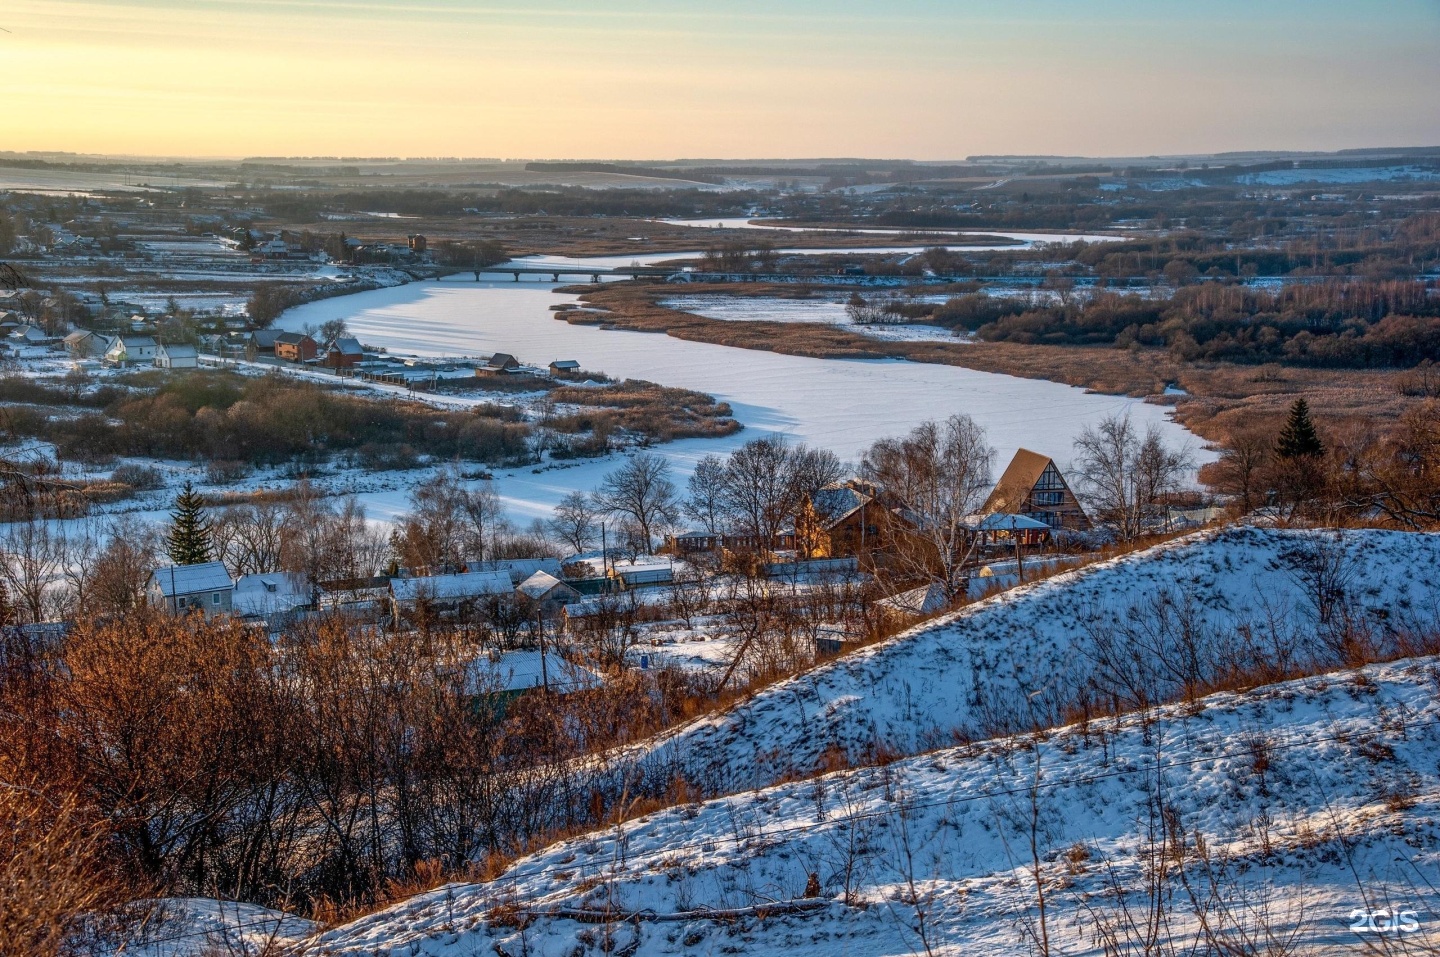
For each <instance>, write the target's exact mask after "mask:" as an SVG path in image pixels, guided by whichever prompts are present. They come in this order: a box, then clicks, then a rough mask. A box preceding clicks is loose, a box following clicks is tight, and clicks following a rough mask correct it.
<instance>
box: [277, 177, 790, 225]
mask: <svg viewBox="0 0 1440 957" xmlns="http://www.w3.org/2000/svg"><path fill="white" fill-rule="evenodd" d="M251 199H252V200H254V201H256V202H259V203H261V204H263V205H264V207H265V209H266V210H267V211H268V212H269V213H270V214H271V215H272V216H275V217H277V218H280V219H285V220H289V221H291V222H296V221H306V220H309V221H313V220H316V219H319V218H320V214H321V213H327V212H344V213H355V212H379V213H398V214H400V215H404V216H460V215H464V214H465V213H466V212H470V211H473V212H478V213H492V214H504V215H535V214H547V215H551V216H635V217H657V216H738V215H741V214H743V213H744V212H745V211H746V210H747V209H750V208H751V207H753V206H755V205H757V204H760V203H763V202H764V200H765V197H764V196H763V194H761V193H758V192H752V191H749V190H744V191H736V192H725V193H712V192H706V191H702V190H699V189H674V190H653V189H584V188H581V187H578V186H577V187H547V188H546V189H543V190H525V189H508V188H507V189H496V190H493V191H491V190H486V191H485V192H483V193H482V192H473V193H472V192H443V191H437V190H421V189H402V190H365V191H359V192H344V193H324V192H319V191H317V192H310V193H303V192H295V191H285V192H281V191H275V192H266V193H263V194H255V195H252V197H251Z"/></svg>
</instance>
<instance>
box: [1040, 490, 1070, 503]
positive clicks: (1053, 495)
mask: <svg viewBox="0 0 1440 957" xmlns="http://www.w3.org/2000/svg"><path fill="white" fill-rule="evenodd" d="M1064 500H1065V496H1064V494H1063V493H1061V492H1036V493H1035V504H1036V505H1059V504H1060V503H1062V502H1063V501H1064Z"/></svg>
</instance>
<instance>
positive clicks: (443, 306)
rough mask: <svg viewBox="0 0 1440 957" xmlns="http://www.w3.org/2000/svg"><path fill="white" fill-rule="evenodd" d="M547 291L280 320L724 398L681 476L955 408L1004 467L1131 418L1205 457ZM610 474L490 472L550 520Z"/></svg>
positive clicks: (521, 504)
mask: <svg viewBox="0 0 1440 957" xmlns="http://www.w3.org/2000/svg"><path fill="white" fill-rule="evenodd" d="M616 258H619V259H623V258H624V257H616ZM604 264H605V263H601V262H597V263H596V265H604ZM621 264H623V263H621ZM545 278H546V279H547V280H548V278H549V277H545ZM553 290H554V285H553V284H552V283H549V282H544V283H540V282H534V283H531V282H519V283H516V282H511V281H510V280H509V279H505V280H501V281H498V282H489V281H485V282H478V283H477V282H474V281H472V280H471V278H470V277H468V276H463V275H458V276H453V277H450V278H449V279H447V280H444V281H431V282H420V283H411V284H408V285H404V286H398V287H395V288H390V289H377V290H373V291H370V292H363V293H357V294H355V295H351V296H344V297H337V298H334V299H326V300H322V301H320V302H314V303H309V304H306V305H303V306H300V307H297V308H295V309H291V310H289V311H288V312H286V313H285V314H284V315H283V316H281V317H280V319H279V320H278V321H277V323H276V326H277V327H278V328H282V329H288V330H299V329H303V328H305V327H307V326H318V325H320V324H322V323H324V322H326V321H327V320H330V319H344V320H345V321H346V323H347V325H348V326H349V328H350V331H351V333H352V334H354V335H356V336H358V337H359V338H360V339H361V341H363V342H365V343H367V344H371V345H375V346H380V347H384V348H386V349H390V350H392V351H395V352H402V353H408V354H414V355H420V356H454V355H476V354H488V353H491V352H497V351H499V352H508V353H511V354H513V355H515V356H516V357H518V358H519V360H520V361H521V362H522V363H529V364H534V365H541V366H543V365H546V364H548V363H549V362H551V361H552V360H556V359H575V360H577V361H579V363H580V365H581V367H582V368H583V369H585V370H587V371H589V372H603V373H606V374H608V375H610V376H614V377H617V378H634V379H647V380H649V381H652V382H658V383H659V384H661V385H667V386H676V387H681V388H688V389H696V390H699V391H701V392H706V393H710V394H712V395H714V396H716V397H717V398H718V399H720V400H722V401H725V402H728V403H730V405H731V407H732V408H733V410H734V414H735V417H736V418H737V419H738V420H739V421H740V422H741V423H742V424H743V425H744V426H745V431H743V432H741V433H739V434H738V435H735V436H731V437H728V438H724V439H691V440H684V441H680V442H673V443H668V444H665V445H662V446H657V447H656V449H655V451H656V452H657V453H658V454H660V455H663V456H664V457H665V458H666V459H667V460H668V461H669V462H670V464H671V466H672V467H673V468H674V470H675V472H676V477H677V479H678V480H680V481H682V482H683V480H684V479H685V477H687V476H688V475H689V474H690V472H691V471H692V469H693V468H694V464H695V462H696V461H698V460H699V459H700V458H701V457H703V456H704V455H706V454H709V453H712V452H714V453H720V454H723V453H725V452H728V451H729V450H731V449H733V448H736V447H737V446H739V445H740V444H742V443H744V442H745V441H748V440H749V439H751V438H753V437H755V436H756V435H759V434H765V433H782V434H785V435H788V436H790V437H791V438H792V439H794V440H796V441H799V442H805V443H807V444H810V445H815V446H820V447H823V448H828V449H831V450H832V451H834V452H835V453H836V454H837V455H839V456H840V457H841V459H843V460H848V461H853V460H854V459H855V458H857V457H858V455H859V453H860V452H861V450H862V449H864V448H866V447H868V446H869V445H870V444H871V443H872V442H874V441H875V440H876V439H879V438H882V437H885V436H891V435H898V434H901V433H904V432H906V431H909V430H910V429H911V428H913V427H914V426H915V425H916V424H918V423H919V422H921V421H924V420H926V419H932V418H943V417H945V416H948V415H951V414H954V413H957V412H964V413H967V414H969V415H971V416H973V417H974V418H975V419H976V420H977V421H979V422H980V423H981V424H982V425H983V426H985V428H986V429H987V430H988V432H989V438H990V442H991V443H992V444H993V445H995V446H996V447H997V449H998V450H999V454H1000V461H999V466H998V467H1000V468H1003V467H1004V464H1005V463H1006V462H1008V461H1009V458H1010V456H1011V455H1012V454H1013V453H1014V451H1015V450H1016V449H1017V448H1020V447H1022V446H1023V447H1025V448H1030V449H1034V450H1035V451H1039V452H1043V453H1045V454H1047V455H1051V456H1053V457H1054V458H1056V459H1057V460H1058V461H1060V462H1061V463H1062V464H1063V463H1065V462H1068V460H1069V458H1070V455H1071V449H1072V446H1073V443H1074V439H1075V437H1076V435H1078V434H1079V432H1080V431H1081V430H1082V429H1083V428H1084V427H1085V426H1086V425H1090V424H1094V423H1096V422H1098V421H1099V420H1100V419H1102V418H1104V417H1105V416H1108V415H1114V414H1117V413H1124V412H1127V411H1128V412H1129V413H1130V414H1131V415H1132V416H1133V417H1134V419H1135V420H1136V422H1137V423H1138V424H1139V425H1140V426H1142V427H1144V426H1146V425H1148V424H1150V423H1152V422H1153V423H1156V424H1157V425H1159V426H1160V428H1161V429H1162V430H1163V432H1164V434H1165V436H1166V438H1167V439H1168V440H1169V441H1170V442H1171V443H1173V444H1175V445H1182V444H1189V445H1191V446H1192V447H1194V448H1197V459H1199V460H1200V461H1206V460H1208V459H1209V458H1210V457H1211V455H1210V453H1206V452H1204V451H1203V450H1198V442H1197V441H1196V440H1195V439H1194V437H1193V436H1191V435H1190V433H1188V432H1187V431H1185V430H1184V429H1183V428H1182V427H1180V426H1179V425H1176V424H1175V423H1174V422H1172V421H1171V420H1170V419H1169V417H1168V412H1167V410H1166V409H1165V408H1162V407H1160V406H1156V405H1150V404H1146V403H1144V402H1140V401H1138V400H1134V399H1129V398H1126V397H1123V396H1109V395H1097V394H1087V393H1085V392H1084V391H1082V390H1080V389H1075V388H1072V387H1070V386H1065V385H1060V384H1057V383H1053V382H1047V381H1044V380H1040V379H1020V378H1016V377H1012V376H1003V375H995V374H991V373H984V372H976V371H973V370H969V369H962V368H959V367H956V366H942V365H930V364H923V363H913V362H906V361H902V360H876V361H859V360H849V361H841V360H830V359H813V358H804V357H800V356H787V355H781V354H779V353H771V352H760V351H753V350H744V349H735V348H730V347H728V346H721V345H714V344H710V343H703V342H687V341H685V340H682V339H676V338H674V337H671V336H666V335H660V334H654V333H643V332H629V331H615V330H605V329H600V328H598V327H595V326H584V325H571V324H569V323H566V322H564V321H562V320H558V319H556V318H555V315H554V313H553V312H551V311H550V308H549V307H550V306H552V305H555V304H558V303H563V302H571V303H573V302H576V301H577V300H576V297H574V296H570V295H561V294H557V293H555V292H554V291H553ZM615 466H616V460H615V458H614V457H611V458H609V459H604V460H599V461H590V462H583V463H574V464H569V463H567V464H566V465H565V466H563V467H557V468H553V469H551V470H547V471H543V472H541V473H539V474H536V473H535V472H534V471H532V470H530V469H519V470H508V471H505V470H502V471H498V472H497V473H496V477H497V479H498V481H499V491H500V494H501V496H502V498H503V499H504V501H505V504H506V507H507V508H508V509H509V511H510V512H511V514H512V515H513V516H514V517H516V518H520V519H529V518H530V517H548V515H549V511H550V509H551V508H552V507H553V506H554V505H555V503H556V502H558V501H559V500H560V499H561V498H562V497H563V496H564V495H565V494H566V493H568V492H570V491H573V490H576V489H581V490H586V491H588V490H590V489H593V488H595V487H596V486H597V485H598V484H599V481H600V479H601V477H602V476H603V475H604V474H605V473H606V472H608V471H610V470H612V469H614V468H615ZM364 501H365V504H366V505H367V507H368V508H369V509H370V511H371V514H372V516H374V517H377V518H384V517H387V513H388V514H394V513H395V511H396V510H397V509H399V508H403V505H404V501H403V496H400V497H399V499H398V500H397V499H394V498H386V499H374V498H370V499H364Z"/></svg>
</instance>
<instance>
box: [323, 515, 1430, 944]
mask: <svg viewBox="0 0 1440 957" xmlns="http://www.w3.org/2000/svg"><path fill="white" fill-rule="evenodd" d="M1374 544H1375V547H1376V548H1377V549H1378V548H1382V547H1384V546H1385V545H1386V544H1387V543H1385V542H1383V541H1380V540H1378V539H1377V540H1376V541H1375V542H1374ZM1187 549H1188V550H1192V551H1193V549H1194V544H1193V543H1192V545H1190V546H1181V547H1180V548H1179V549H1177V551H1180V552H1184V551H1185V550H1187ZM1208 551H1209V553H1210V554H1212V555H1214V554H1216V549H1215V547H1214V546H1213V545H1212V546H1210V547H1209V548H1208ZM1376 554H1377V555H1379V554H1381V552H1378V551H1377V552H1376ZM1187 567H1192V568H1193V567H1194V566H1193V565H1190V566H1187ZM949 627H953V624H952V626H949ZM1437 689H1440V660H1437V659H1434V658H1423V659H1413V660H1407V661H1403V662H1398V663H1394V664H1390V665H1382V666H1372V667H1369V668H1366V669H1362V670H1359V671H1352V672H1338V673H1334V674H1331V675H1327V676H1324V677H1318V678H1308V679H1303V680H1297V681H1293V682H1289V683H1285V684H1281V685H1276V686H1271V687H1268V688H1265V689H1261V690H1258V691H1254V692H1250V693H1248V694H1241V695H1235V694H1221V695H1214V696H1211V697H1209V698H1205V699H1201V700H1199V701H1197V702H1193V703H1191V704H1189V705H1177V706H1173V707H1170V708H1165V709H1160V710H1158V711H1156V712H1152V713H1151V714H1150V715H1149V716H1148V717H1138V716H1135V717H1130V718H1126V719H1123V720H1119V721H1116V720H1113V719H1111V720H1105V721H1098V722H1093V723H1090V724H1087V725H1085V726H1072V727H1068V728H1065V729H1062V730H1060V731H1058V732H1053V733H1048V734H1044V735H1041V736H1040V737H1039V738H1029V737H1020V738H1013V739H998V740H995V741H991V742H985V743H980V744H975V745H967V746H963V747H954V748H949V749H943V750H940V751H936V752H934V753H930V754H926V755H923V756H917V757H913V758H909V759H906V760H902V761H899V762H896V763H893V764H889V765H886V766H881V767H873V768H866V769H862V770H856V771H845V772H838V773H835V774H831V775H828V776H825V777H822V778H819V779H816V780H812V781H805V782H796V783H790V784H783V785H779V786H776V787H772V788H768V789H763V790H757V791H752V792H747V793H743V794H737V795H733V796H731V797H727V798H722V799H718V800H714V801H710V802H706V803H703V804H695V805H688V806H683V807H679V808H675V809H671V810H667V811H663V812H660V813H657V814H654V815H650V816H648V817H644V818H641V819H639V820H636V821H633V822H630V823H628V824H625V825H623V826H620V827H615V828H611V829H609V830H608V831H602V832H597V833H596V834H593V835H590V836H587V837H583V838H578V839H574V840H569V841H565V842H562V843H559V844H556V845H554V846H552V847H550V848H548V849H546V850H545V851H543V852H541V853H539V854H536V855H533V856H531V857H529V858H526V859H522V860H521V861H519V862H518V863H517V864H515V865H514V866H513V867H512V868H511V869H510V870H509V872H508V873H506V874H505V875H503V876H502V877H501V878H500V879H499V880H497V881H495V882H493V883H489V884H480V885H449V886H446V887H444V888H441V889H439V890H436V891H433V892H430V893H428V894H424V895H421V896H419V897H416V898H414V899H412V900H410V901H408V902H405V903H403V904H400V905H398V906H395V907H392V908H390V909H388V910H385V911H381V912H379V913H377V914H374V915H371V916H369V917H367V918H364V919H362V920H359V921H356V922H354V923H352V924H350V925H347V926H343V927H340V928H337V929H335V930H333V931H331V932H329V933H327V934H325V935H323V936H322V937H321V938H320V939H319V940H318V941H317V942H316V944H317V945H318V947H319V948H320V952H323V953H327V954H337V955H340V954H348V955H366V957H371V955H379V954H386V955H390V954H395V955H401V954H403V955H408V957H419V955H433V957H440V955H444V957H461V955H472V954H473V955H481V954H484V955H491V954H501V955H515V957H518V955H520V954H547V955H548V954H554V955H560V954H565V955H570V954H574V955H583V954H598V953H601V952H610V953H617V954H627V955H630V954H635V955H659V954H729V953H756V954H774V953H782V952H783V953H786V954H788V955H793V957H799V955H804V954H817V955H818V954H846V955H856V957H859V955H891V954H908V953H924V952H926V951H927V949H928V950H931V951H932V952H934V953H946V954H962V953H963V954H979V953H984V954H1015V955H1020V954H1028V953H1034V952H1036V950H1037V949H1038V948H1037V947H1036V946H1035V941H1036V940H1037V939H1038V938H1040V937H1041V936H1042V935H1043V936H1044V937H1046V938H1048V941H1049V951H1050V953H1055V954H1058V953H1100V952H1101V947H1100V942H1101V941H1102V940H1103V938H1104V936H1105V935H1106V934H1107V933H1108V934H1113V935H1115V939H1116V940H1117V941H1118V942H1119V943H1121V944H1129V945H1136V942H1137V941H1138V940H1139V939H1140V938H1143V937H1145V936H1146V935H1148V934H1151V933H1154V934H1157V935H1159V936H1160V937H1161V938H1162V939H1166V940H1173V941H1175V942H1176V943H1177V944H1178V945H1181V946H1177V947H1176V949H1174V950H1171V949H1155V950H1151V951H1149V952H1152V953H1162V954H1163V953H1183V952H1190V951H1188V949H1187V948H1186V947H1184V946H1183V945H1184V944H1185V943H1186V942H1188V941H1191V940H1193V939H1195V938H1196V935H1202V934H1203V930H1202V927H1208V928H1209V932H1210V933H1211V934H1212V935H1213V936H1214V938H1216V939H1219V938H1224V939H1225V940H1226V941H1228V943H1229V944H1231V945H1235V946H1236V947H1237V949H1235V950H1232V951H1229V952H1233V953H1278V952H1282V951H1281V950H1279V949H1274V950H1272V949H1267V948H1266V947H1264V946H1257V945H1256V942H1257V941H1261V942H1263V939H1264V938H1266V937H1267V936H1268V937H1270V938H1272V939H1274V940H1275V941H1289V942H1291V943H1292V944H1300V945H1302V946H1301V947H1300V948H1299V950H1298V951H1293V952H1302V953H1311V952H1317V951H1316V950H1315V949H1307V948H1319V947H1322V946H1323V952H1326V953H1333V952H1339V951H1340V950H1341V949H1342V948H1343V949H1344V950H1350V949H1354V950H1357V951H1359V950H1360V948H1361V947H1362V946H1364V945H1366V944H1369V945H1371V946H1373V947H1376V948H1378V947H1380V946H1381V945H1382V944H1384V943H1385V942H1387V941H1388V942H1389V943H1390V944H1391V945H1395V946H1398V945H1400V944H1404V945H1408V946H1412V947H1414V946H1428V947H1433V946H1434V945H1435V943H1436V942H1437V940H1440V935H1437V933H1436V927H1437V925H1436V924H1435V923H1434V922H1435V921H1436V919H1437V915H1436V913H1435V907H1436V905H1437V903H1440V895H1437V884H1440V828H1437V823H1436V814H1437V813H1440V774H1437V757H1436V756H1437V754H1440V721H1437V719H1440V703H1437V695H1436V692H1437ZM1032 847H1033V852H1032ZM1037 861H1038V863H1037ZM1037 872H1038V875H1039V886H1040V887H1041V888H1042V889H1043V895H1042V894H1037V877H1036V875H1037ZM1151 878H1153V880H1151ZM1117 889H1123V893H1117ZM1152 891H1153V893H1152ZM1042 896H1043V898H1044V905H1045V907H1044V919H1043V922H1042V918H1041V908H1040V900H1041V897H1042ZM767 908H768V909H767ZM709 911H726V912H727V913H725V914H721V915H714V914H710V913H707V912H709ZM1381 911H1384V912H1385V914H1384V915H1381V914H1380V912H1381ZM604 913H608V914H610V915H615V916H619V915H624V916H626V917H628V918H629V919H628V920H616V921H613V922H610V923H606V922H604V921H601V920H599V918H598V915H600V914H604ZM1402 913H1403V915H1404V916H1403V917H1396V916H1395V915H1397V914H1402ZM1372 915H1373V917H1374V923H1375V929H1370V923H1369V921H1370V918H1371V916H1372ZM1392 921H1393V922H1394V923H1393V924H1391V922H1392ZM1411 921H1413V928H1414V929H1413V930H1412V929H1411V926H1412V925H1411ZM1387 925H1388V926H1391V927H1392V929H1390V930H1384V929H1383V928H1384V927H1386V926H1387ZM1352 926H1355V927H1359V928H1360V929H1358V930H1352V929H1351V928H1352ZM1246 938H1248V939H1249V941H1250V947H1249V948H1248V949H1246V948H1245V947H1242V946H1241V945H1242V942H1243V939H1246ZM1211 945H1212V947H1215V946H1216V945H1215V941H1214V940H1212V941H1211ZM1130 952H1135V953H1139V952H1141V951H1140V950H1138V949H1136V950H1134V951H1130ZM1211 952H1216V951H1215V950H1212V951H1211ZM1373 952H1377V953H1381V952H1384V953H1389V952H1397V953H1398V952H1402V951H1398V950H1397V951H1388V950H1386V951H1382V950H1375V951H1373ZM1417 952H1418V951H1417ZM1427 952H1433V951H1427Z"/></svg>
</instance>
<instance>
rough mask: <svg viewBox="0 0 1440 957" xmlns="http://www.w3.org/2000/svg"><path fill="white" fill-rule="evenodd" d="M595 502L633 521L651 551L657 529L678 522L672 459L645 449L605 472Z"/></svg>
mask: <svg viewBox="0 0 1440 957" xmlns="http://www.w3.org/2000/svg"><path fill="white" fill-rule="evenodd" d="M595 504H596V505H597V506H598V507H599V508H600V509H601V510H602V511H605V512H608V513H610V514H611V515H614V516H617V517H619V518H622V519H629V520H630V521H631V522H633V523H634V528H635V534H636V536H637V539H638V542H639V543H641V544H643V546H644V548H645V550H646V551H647V552H648V551H649V550H650V548H651V545H652V544H653V542H654V540H655V533H656V532H657V531H660V530H662V529H663V528H665V527H666V526H668V525H671V524H673V523H674V522H675V519H676V517H677V516H678V514H679V507H680V500H679V495H678V493H677V492H676V490H675V483H674V482H672V481H670V465H669V463H667V462H666V461H665V460H664V459H662V458H660V457H659V456H657V455H651V454H650V453H648V452H642V453H640V454H638V455H632V456H631V457H630V458H629V460H628V461H626V463H625V464H624V465H622V466H620V467H619V468H618V469H616V470H615V471H613V472H611V473H609V474H608V475H606V476H605V478H604V480H603V481H602V482H601V483H600V488H599V489H598V490H597V491H596V493H595Z"/></svg>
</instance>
